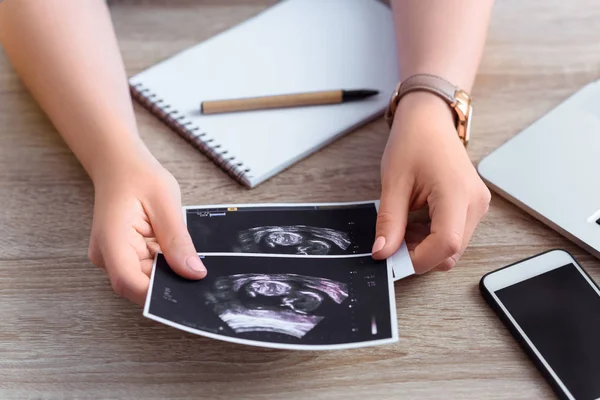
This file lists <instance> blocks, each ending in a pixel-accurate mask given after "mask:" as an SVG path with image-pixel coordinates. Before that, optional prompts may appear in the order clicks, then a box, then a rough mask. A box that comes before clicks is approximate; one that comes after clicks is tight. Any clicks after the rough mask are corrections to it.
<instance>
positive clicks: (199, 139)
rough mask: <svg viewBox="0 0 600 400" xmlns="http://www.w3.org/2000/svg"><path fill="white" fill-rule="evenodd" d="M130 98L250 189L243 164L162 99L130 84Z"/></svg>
mask: <svg viewBox="0 0 600 400" xmlns="http://www.w3.org/2000/svg"><path fill="white" fill-rule="evenodd" d="M129 89H130V91H131V96H132V97H133V98H134V99H136V100H137V101H138V102H139V103H140V104H141V105H142V106H143V107H144V108H146V109H147V110H148V111H150V113H152V114H154V115H155V116H156V117H157V118H158V119H160V120H161V121H162V122H163V123H165V124H166V125H167V126H168V127H169V128H171V129H173V130H174V131H175V132H177V133H178V134H179V135H180V136H182V137H183V138H184V139H186V140H187V141H188V142H190V143H191V144H192V145H194V147H196V148H197V149H198V150H200V151H201V152H202V153H203V154H204V155H206V156H207V157H208V158H210V159H211V160H212V161H213V162H214V163H215V164H216V165H217V166H218V167H219V168H221V169H222V170H223V171H225V172H226V173H227V174H229V175H230V176H231V177H232V178H234V179H235V180H236V181H238V182H240V183H241V184H243V185H245V186H247V187H250V180H249V178H250V177H251V176H250V175H248V173H249V172H250V169H249V168H245V167H244V164H243V163H241V162H240V163H236V162H235V157H227V155H228V152H227V150H224V151H220V152H219V149H220V148H221V145H220V144H216V143H214V140H213V139H210V138H208V137H207V133H206V132H201V131H200V128H199V127H198V126H195V125H194V123H193V122H192V121H190V120H188V119H187V118H186V117H185V116H183V115H181V116H179V115H177V114H178V113H179V112H178V111H177V110H171V106H170V105H169V104H164V101H163V99H160V98H158V97H157V95H156V94H155V93H152V92H151V91H150V89H148V88H145V87H144V85H143V84H141V83H136V84H130V85H129Z"/></svg>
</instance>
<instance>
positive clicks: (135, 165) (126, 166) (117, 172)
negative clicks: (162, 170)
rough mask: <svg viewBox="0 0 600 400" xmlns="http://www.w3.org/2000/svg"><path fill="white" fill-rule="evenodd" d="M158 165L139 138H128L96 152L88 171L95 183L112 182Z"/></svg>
mask: <svg viewBox="0 0 600 400" xmlns="http://www.w3.org/2000/svg"><path fill="white" fill-rule="evenodd" d="M155 163H158V162H157V161H156V159H155V158H154V157H153V156H152V154H151V153H150V151H149V150H148V148H147V147H146V145H145V144H144V143H143V142H142V140H141V138H139V137H135V138H133V137H127V138H125V139H124V140H120V141H119V142H118V143H105V144H104V145H103V146H101V148H100V149H98V150H97V151H95V152H94V154H93V156H92V157H91V159H90V162H89V163H87V164H88V165H87V166H85V167H86V170H87V172H88V174H89V176H90V178H91V180H92V182H93V183H94V186H97V185H99V184H100V182H110V181H112V180H114V179H115V178H117V177H122V176H123V175H128V174H130V173H131V172H132V171H136V170H143V169H144V168H146V166H147V165H151V164H155Z"/></svg>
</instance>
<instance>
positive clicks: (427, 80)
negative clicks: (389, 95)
mask: <svg viewBox="0 0 600 400" xmlns="http://www.w3.org/2000/svg"><path fill="white" fill-rule="evenodd" d="M416 90H424V91H427V92H431V93H433V94H436V95H438V96H440V97H441V98H442V99H444V100H445V101H447V102H448V104H450V105H453V104H454V103H455V93H456V91H457V90H458V88H457V87H456V86H454V85H453V84H452V83H450V82H448V81H447V80H445V79H444V78H441V77H439V76H436V75H430V74H418V75H413V76H411V77H409V78H407V79H406V80H405V81H403V82H402V83H401V84H400V88H399V90H398V98H399V99H400V98H402V97H403V96H404V95H405V94H407V93H408V92H412V91H416Z"/></svg>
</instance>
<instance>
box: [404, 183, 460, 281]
mask: <svg viewBox="0 0 600 400" xmlns="http://www.w3.org/2000/svg"><path fill="white" fill-rule="evenodd" d="M446 193H448V194H447V195H445V196H444V197H443V198H440V199H439V200H437V201H433V202H432V204H430V212H431V234H430V235H429V236H427V237H426V238H425V240H423V241H422V242H421V243H420V244H418V245H417V246H416V248H415V250H414V255H413V260H412V261H413V265H414V268H415V272H417V273H423V272H426V271H428V270H430V269H432V268H433V267H435V266H438V265H440V264H442V263H443V262H444V261H445V260H446V259H448V258H450V257H452V256H454V255H455V254H457V253H458V252H460V251H461V248H462V246H463V240H464V236H465V225H466V220H467V210H468V207H469V201H468V200H466V199H464V198H463V197H462V196H460V195H458V194H457V195H453V193H452V191H447V192H446Z"/></svg>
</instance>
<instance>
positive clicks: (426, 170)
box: [373, 92, 491, 273]
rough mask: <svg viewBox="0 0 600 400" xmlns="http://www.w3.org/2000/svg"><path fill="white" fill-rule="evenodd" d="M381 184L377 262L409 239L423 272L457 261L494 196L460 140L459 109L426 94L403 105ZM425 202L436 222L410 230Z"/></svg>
mask: <svg viewBox="0 0 600 400" xmlns="http://www.w3.org/2000/svg"><path fill="white" fill-rule="evenodd" d="M381 183H382V193H381V203H380V206H379V213H378V217H377V234H376V240H375V243H374V245H373V257H374V258H376V259H385V258H388V257H390V256H391V255H392V254H394V252H396V251H397V250H398V249H399V247H400V245H401V244H402V240H403V239H405V238H406V242H407V246H408V249H409V251H410V255H411V259H412V262H413V265H414V268H415V272H417V273H424V272H427V271H429V270H431V269H433V268H437V269H440V270H449V269H450V268H452V267H453V266H454V265H455V264H456V262H457V261H458V259H459V257H460V256H461V255H462V253H463V252H464V251H465V248H466V247H467V245H468V243H469V241H470V240H471V236H472V235H473V232H474V231H475V228H476V227H477V225H478V224H479V222H480V221H481V219H482V218H483V216H484V215H485V214H486V212H487V210H488V207H489V202H490V197H491V195H490V191H489V190H488V189H487V187H486V186H485V184H484V183H483V182H482V181H481V179H480V178H479V176H478V174H477V171H476V170H475V168H474V166H473V164H472V163H471V161H470V159H469V157H468V155H467V152H466V151H465V148H464V146H463V144H462V142H461V141H460V139H459V138H458V135H457V133H456V128H455V126H454V121H453V114H452V111H451V110H450V108H449V107H448V105H447V104H446V103H444V102H443V101H442V100H441V99H440V98H438V97H437V96H435V95H433V94H430V93H426V92H412V93H409V94H407V95H405V96H404V97H403V98H402V99H401V100H400V103H399V104H398V108H397V110H396V115H395V118H394V123H393V126H392V130H391V132H390V136H389V139H388V143H387V146H386V148H385V151H384V154H383V158H382V161H381ZM425 205H428V206H429V217H430V219H431V223H430V225H428V226H426V227H425V229H423V226H421V228H420V229H419V228H418V227H416V226H415V227H411V226H408V228H407V220H408V213H409V211H414V210H418V209H421V208H423V207H424V206H425ZM411 228H414V229H411Z"/></svg>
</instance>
